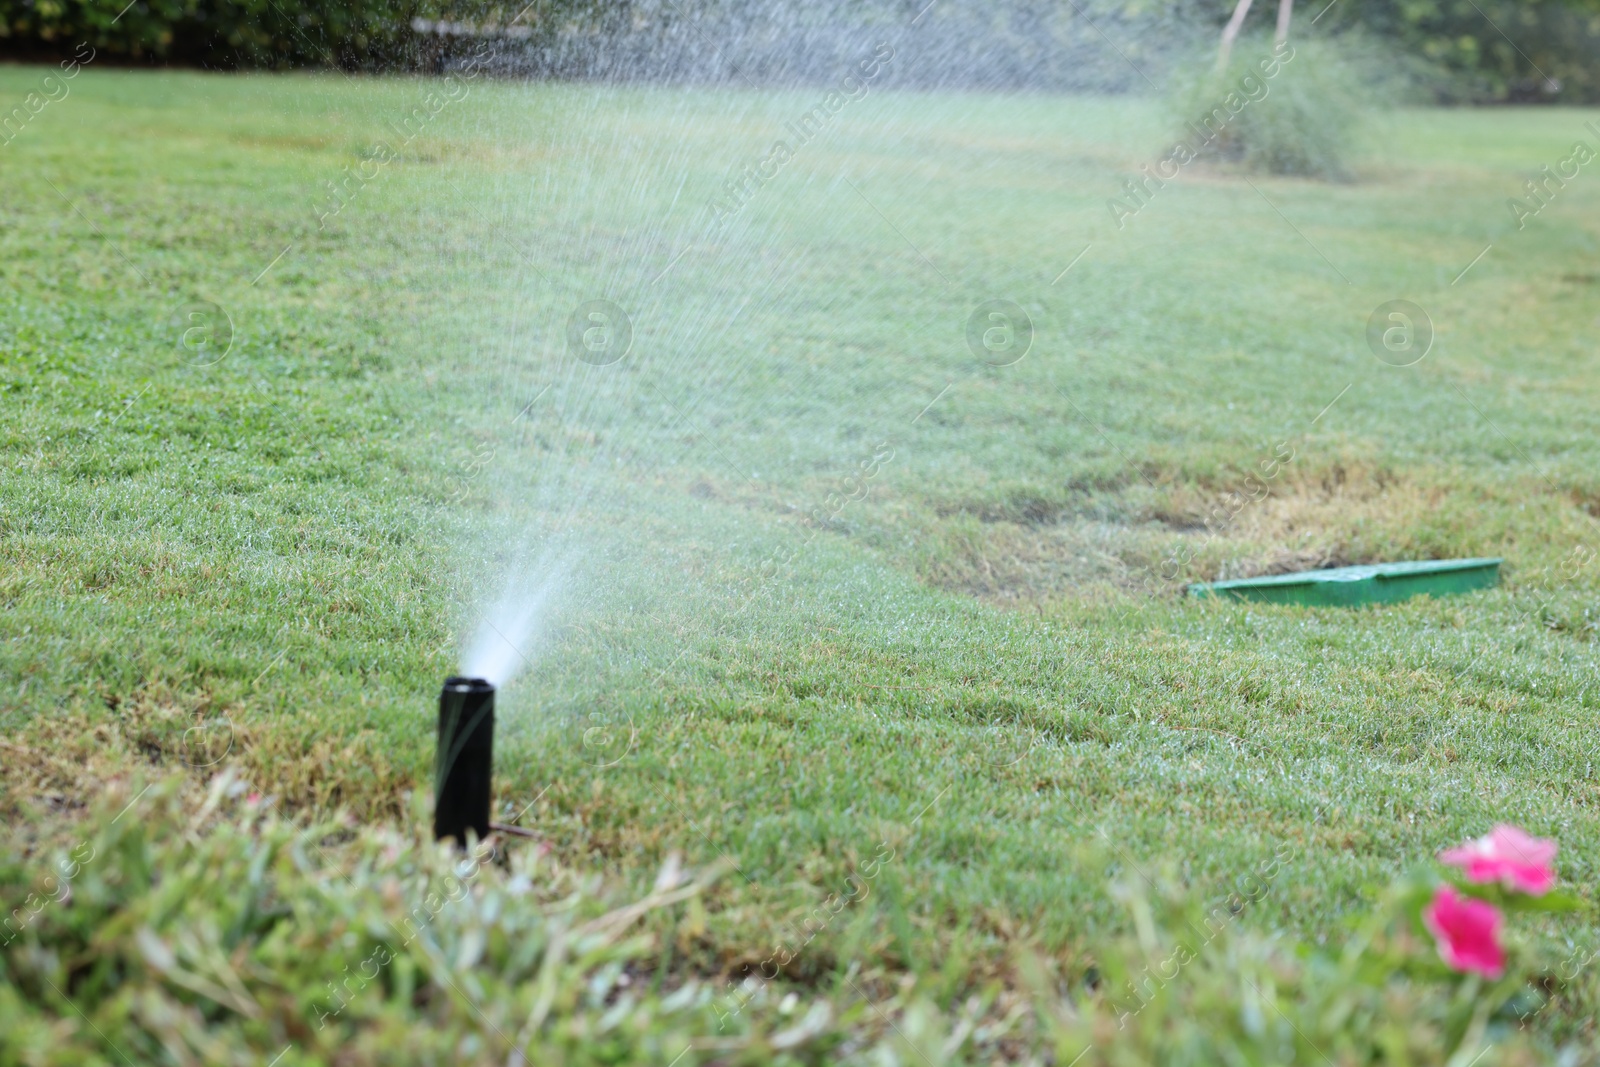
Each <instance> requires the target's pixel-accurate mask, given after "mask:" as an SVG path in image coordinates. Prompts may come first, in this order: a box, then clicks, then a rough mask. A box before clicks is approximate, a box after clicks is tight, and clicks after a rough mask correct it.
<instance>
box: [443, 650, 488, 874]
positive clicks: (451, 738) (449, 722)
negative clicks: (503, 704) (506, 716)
mask: <svg viewBox="0 0 1600 1067" xmlns="http://www.w3.org/2000/svg"><path fill="white" fill-rule="evenodd" d="M493 769H494V686H492V685H490V684H489V683H488V682H486V681H484V680H483V679H482V678H455V677H452V678H446V679H445V680H444V688H443V689H441V690H439V749H438V752H437V754H436V755H435V757H434V770H433V798H434V800H433V836H434V838H435V839H437V840H440V841H443V840H444V839H445V838H447V837H453V838H455V839H456V841H458V842H459V843H460V844H462V845H465V844H466V843H467V831H468V830H469V829H470V830H472V831H473V832H475V833H476V834H477V835H478V839H479V840H480V841H481V840H482V839H484V838H485V837H488V836H489V784H490V775H491V773H492V771H493Z"/></svg>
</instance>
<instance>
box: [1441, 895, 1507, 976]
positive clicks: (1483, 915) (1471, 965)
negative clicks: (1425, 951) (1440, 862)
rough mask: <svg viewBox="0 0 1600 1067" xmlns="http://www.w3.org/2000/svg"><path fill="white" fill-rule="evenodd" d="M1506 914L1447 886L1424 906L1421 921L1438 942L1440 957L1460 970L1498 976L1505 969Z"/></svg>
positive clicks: (1483, 901) (1484, 901) (1485, 902)
mask: <svg viewBox="0 0 1600 1067" xmlns="http://www.w3.org/2000/svg"><path fill="white" fill-rule="evenodd" d="M1504 919H1505V916H1503V915H1501V914H1500V909H1499V908H1497V907H1495V906H1494V905H1493V904H1490V903H1489V902H1488V901H1486V900H1473V899H1472V898H1471V897H1464V896H1462V895H1461V894H1459V893H1457V892H1456V891H1455V889H1454V888H1452V887H1451V886H1448V885H1441V886H1440V887H1439V888H1438V889H1437V890H1435V891H1434V894H1433V900H1432V901H1431V902H1429V904H1428V906H1427V907H1425V908H1423V909H1422V922H1423V925H1425V926H1427V928H1428V932H1429V933H1431V934H1432V935H1433V937H1434V940H1435V941H1437V942H1438V943H1439V957H1440V958H1441V959H1443V960H1444V961H1445V962H1446V963H1448V964H1449V965H1450V966H1451V967H1454V968H1455V969H1456V970H1458V971H1462V972H1464V973H1471V974H1481V975H1483V976H1484V977H1485V978H1499V977H1500V976H1501V975H1502V974H1504V973H1505V972H1506V950H1505V947H1504V946H1503V945H1501V944H1500V924H1501V922H1502V921H1503V920H1504Z"/></svg>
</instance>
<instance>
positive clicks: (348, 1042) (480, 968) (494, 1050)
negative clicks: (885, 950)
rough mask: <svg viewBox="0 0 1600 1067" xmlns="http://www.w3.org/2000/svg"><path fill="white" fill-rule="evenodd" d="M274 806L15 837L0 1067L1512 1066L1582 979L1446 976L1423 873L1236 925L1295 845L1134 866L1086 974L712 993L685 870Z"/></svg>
mask: <svg viewBox="0 0 1600 1067" xmlns="http://www.w3.org/2000/svg"><path fill="white" fill-rule="evenodd" d="M274 809H275V804H274V801H273V800H272V798H270V797H263V796H261V795H260V794H258V793H255V792H252V791H251V790H250V789H249V787H247V786H246V785H245V784H244V783H243V781H242V780H241V779H239V778H238V777H237V776H235V775H233V774H232V773H231V772H224V773H223V774H219V775H217V776H216V777H214V778H213V779H212V780H211V782H210V784H209V787H208V788H206V789H205V790H204V791H203V792H202V791H200V790H198V789H190V790H185V789H184V787H183V784H182V779H178V778H174V779H169V780H168V781H166V782H165V783H162V784H159V785H156V786H154V787H150V788H146V789H144V790H136V789H133V788H131V787H129V788H126V789H116V788H114V789H113V790H112V791H111V793H110V794H109V795H108V796H107V797H106V798H105V799H104V800H103V801H102V806H101V808H100V810H98V811H95V812H92V813H90V814H89V816H88V817H87V818H86V819H84V820H82V821H80V822H77V823H75V824H73V825H72V828H71V832H69V833H58V832H56V831H60V830H62V829H63V827H61V826H56V825H51V824H47V823H44V822H37V821H24V822H19V823H16V824H13V825H12V826H11V827H10V828H8V832H7V834H6V835H5V838H4V840H3V841H0V899H3V901H4V904H5V908H6V911H7V914H8V916H9V918H8V921H7V922H6V924H5V928H4V933H3V936H0V945H3V947H0V1063H4V1064H26V1065H29V1067H45V1065H58V1064H59V1065H66V1064H87V1063H108V1062H117V1061H118V1059H121V1060H122V1061H125V1062H129V1063H133V1062H137V1063H171V1064H190V1063H193V1064H200V1063H205V1064H215V1065H223V1064H226V1065H241V1067H242V1065H246V1064H263V1063H269V1062H270V1063H273V1064H276V1065H279V1067H300V1065H303V1064H323V1063H341V1064H356V1063H380V1062H381V1063H398V1062H406V1063H419V1064H421V1063H438V1064H490V1063H492V1064H496V1065H499V1064H518V1065H522V1064H529V1063H537V1064H567V1065H588V1064H603V1063H605V1064H611V1063H674V1064H682V1065H683V1067H692V1065H694V1064H698V1063H710V1062H714V1063H723V1064H734V1063H741V1064H766V1063H773V1064H820V1063H862V1064H869V1063H870V1064H880V1065H889V1064H909V1063H925V1064H927V1065H928V1067H943V1065H944V1064H950V1063H998V1062H1027V1063H1044V1062H1049V1061H1051V1060H1053V1061H1054V1062H1056V1063H1068V1062H1070V1063H1074V1064H1084V1065H1086V1067H1093V1065H1096V1064H1112V1063H1129V1062H1143V1063H1155V1062H1160V1063H1170V1064H1180V1063H1181V1064H1189V1063H1193V1064H1217V1063H1241V1064H1243V1063H1249V1064H1262V1065H1265V1064H1280V1063H1282V1064H1287V1063H1307V1062H1316V1061H1317V1060H1318V1058H1319V1055H1320V1058H1321V1059H1323V1060H1326V1061H1327V1062H1330V1063H1333V1062H1337V1063H1342V1064H1366V1063H1378V1062H1398V1063H1409V1064H1417V1065H1426V1064H1441V1065H1442V1064H1445V1063H1447V1062H1449V1063H1464V1062H1467V1059H1468V1058H1471V1059H1472V1062H1474V1063H1478V1062H1480V1060H1483V1061H1484V1062H1485V1063H1486V1064H1519V1065H1520V1064H1528V1063H1534V1062H1539V1059H1540V1058H1543V1057H1548V1056H1549V1055H1550V1054H1552V1053H1553V1052H1555V1049H1554V1048H1552V1047H1551V1046H1550V1044H1548V1043H1547V1044H1545V1045H1544V1047H1543V1048H1542V1049H1541V1048H1539V1047H1538V1046H1537V1045H1535V1044H1533V1041H1534V1035H1535V1034H1537V1033H1538V1032H1540V1031H1541V1030H1544V1031H1546V1036H1545V1037H1544V1038H1543V1040H1544V1041H1545V1042H1549V1041H1550V1040H1551V1037H1552V1036H1553V1035H1550V1034H1549V1033H1548V1030H1547V1027H1546V1025H1544V1024H1545V1023H1546V1020H1544V1019H1540V1018H1539V1017H1538V1016H1539V1015H1540V1014H1541V1009H1542V1008H1544V1006H1545V1005H1546V1003H1547V995H1548V993H1550V992H1557V991H1559V990H1560V989H1561V988H1563V987H1564V986H1565V985H1566V984H1567V983H1568V982H1569V981H1570V980H1571V979H1570V978H1564V977H1563V976H1562V975H1558V974H1556V973H1555V971H1554V969H1553V968H1550V967H1543V968H1541V967H1538V966H1536V965H1534V964H1533V961H1532V960H1531V959H1530V958H1529V956H1530V954H1529V953H1528V952H1527V950H1526V949H1524V948H1522V947H1521V946H1520V944H1519V943H1517V942H1513V943H1512V944H1511V945H1509V946H1508V948H1509V950H1510V959H1509V961H1508V965H1507V966H1506V967H1505V973H1504V975H1503V977H1497V978H1496V979H1494V980H1490V981H1484V980H1480V979H1479V978H1478V977H1475V976H1464V975H1462V974H1457V973H1454V972H1453V971H1451V970H1450V969H1449V968H1447V967H1445V966H1444V965H1443V964H1442V963H1441V962H1440V961H1439V959H1438V958H1437V957H1436V956H1435V955H1434V952H1433V947H1432V945H1431V944H1429V942H1428V938H1427V935H1426V934H1425V933H1423V932H1422V930H1421V928H1420V925H1419V922H1418V919H1417V915H1418V912H1419V910H1420V909H1421V907H1422V902H1423V901H1424V900H1426V899H1427V897H1428V895H1429V894H1430V893H1434V892H1439V889H1438V879H1437V876H1436V875H1433V874H1431V873H1428V872H1419V873H1418V874H1416V875H1414V876H1412V877H1410V878H1408V879H1405V880H1402V881H1401V882H1398V883H1396V884H1395V885H1394V886H1393V887H1391V888H1390V889H1389V890H1388V891H1387V892H1386V893H1384V894H1383V895H1382V896H1381V897H1380V899H1379V901H1378V905H1377V907H1376V909H1375V910H1374V911H1373V912H1372V913H1371V914H1370V915H1368V916H1366V917H1363V918H1361V919H1359V920H1358V921H1357V922H1356V923H1355V924H1353V925H1352V928H1351V929H1350V930H1349V931H1347V932H1346V933H1344V934H1343V935H1339V936H1335V937H1329V938H1328V940H1329V941H1330V942H1334V943H1335V944H1336V945H1338V947H1335V945H1330V946H1329V947H1328V948H1326V949H1323V948H1320V947H1316V946H1311V945H1296V944H1293V943H1291V942H1290V941H1288V940H1286V939H1282V938H1269V937H1262V936H1260V935H1258V934H1255V933H1252V932H1250V931H1249V929H1248V927H1247V925H1246V924H1245V923H1243V922H1241V921H1240V920H1241V917H1242V915H1243V913H1244V912H1245V911H1246V910H1247V909H1249V908H1251V906H1252V905H1253V904H1254V903H1255V902H1256V901H1258V900H1260V899H1261V898H1262V897H1264V896H1267V895H1268V894H1269V893H1271V892H1272V888H1273V885H1272V883H1273V882H1274V880H1275V879H1276V878H1278V877H1279V876H1280V875H1281V874H1282V873H1283V871H1284V870H1285V868H1284V867H1283V866H1282V862H1284V861H1288V860H1290V859H1292V857H1293V854H1294V851H1295V850H1294V847H1293V846H1288V845H1286V846H1284V847H1282V848H1280V849H1279V850H1278V852H1276V853H1274V857H1273V858H1272V859H1271V860H1270V861H1268V862H1266V863H1264V864H1263V865H1261V866H1260V867H1258V868H1257V869H1254V870H1251V871H1249V872H1248V873H1246V874H1245V875H1244V876H1242V877H1241V878H1240V879H1239V880H1238V884H1237V886H1236V887H1235V892H1233V893H1231V894H1230V895H1229V896H1228V897H1227V898H1226V899H1224V900H1222V901H1220V902H1217V903H1216V904H1215V906H1211V907H1206V906H1205V905H1204V904H1202V903H1201V902H1200V901H1198V900H1196V899H1195V898H1194V896H1193V895H1192V893H1189V892H1187V891H1185V890H1184V889H1182V888H1181V887H1180V886H1178V884H1177V883H1176V882H1175V881H1174V880H1173V878H1172V877H1171V874H1170V873H1167V874H1161V873H1157V874H1155V875H1153V876H1152V875H1150V874H1147V873H1146V872H1144V871H1142V870H1139V869H1137V868H1132V867H1129V868H1126V869H1121V870H1120V872H1119V873H1116V874H1114V875H1113V881H1112V887H1111V888H1112V893H1113V895H1115V896H1117V897H1118V898H1119V899H1121V900H1122V901H1123V903H1124V904H1125V905H1126V906H1127V908H1128V910H1129V913H1130V918H1131V920H1132V922H1131V925H1132V928H1133V930H1132V932H1131V933H1130V934H1129V936H1127V938H1126V939H1124V940H1122V941H1105V942H1104V943H1103V944H1101V945H1100V946H1098V947H1097V948H1096V950H1095V951H1094V954H1093V957H1092V959H1093V963H1092V964H1090V965H1089V966H1087V967H1079V968H1077V969H1076V971H1075V973H1066V974H1063V973H1060V972H1059V971H1057V970H1056V969H1054V968H1053V967H1052V965H1050V964H1048V963H1046V962H1045V961H1044V960H1043V959H1042V958H1040V957H1037V956H1034V955H1032V954H1031V953H1030V952H1029V950H1028V947H1027V946H1026V945H1020V944H1019V945H1018V946H1017V947H1016V953H1015V965H1014V966H1013V967H1012V968H1011V972H1010V974H1009V975H1007V976H1004V977H999V978H991V979H986V980H974V984H973V985H971V987H969V988H946V989H944V990H942V991H935V990H933V989H932V988H931V987H930V986H929V984H928V983H929V982H937V978H936V977H934V976H925V977H913V976H910V975H897V974H894V973H892V972H891V971H888V970H886V969H885V968H886V966H887V965H886V964H885V963H884V962H883V961H874V960H869V961H848V962H846V961H841V962H840V963H838V964H837V966H836V969H835V972H834V973H833V974H832V975H831V976H830V975H824V976H823V977H822V979H821V981H820V982H817V983H816V984H807V985H799V984H796V983H793V982H791V981H790V980H789V979H788V978H787V976H786V975H785V972H784V967H783V966H778V965H777V964H776V963H774V969H773V971H772V973H771V974H770V975H769V974H767V973H766V971H765V970H761V969H759V968H758V969H756V970H755V971H754V972H749V973H742V974H739V973H736V974H733V975H731V976H729V975H718V974H715V973H714V972H713V973H707V972H708V968H707V967H706V966H705V962H704V958H705V952H704V949H703V947H697V946H703V945H704V944H705V941H704V937H705V932H706V930H707V927H708V924H715V922H716V921H717V920H716V915H715V909H716V908H717V906H718V905H717V897H716V892H715V890H716V887H715V884H714V879H713V878H712V877H711V876H710V875H709V874H707V873H705V872H702V873H698V874H696V873H692V872H688V871H685V870H683V869H682V868H681V867H680V866H679V865H678V863H677V861H676V859H675V858H672V857H669V858H668V860H667V862H666V864H665V865H664V866H663V868H662V870H661V873H660V875H659V876H658V877H657V879H656V881H655V885H654V886H653V888H652V889H651V890H650V891H649V892H648V893H647V894H645V895H644V896H643V897H642V898H638V899H630V898H628V897H626V896H619V895H618V894H617V893H616V892H615V891H614V890H611V889H608V888H607V886H606V883H605V881H604V880H603V879H601V878H598V877H594V876H590V875H586V874H584V873H581V872H577V871H573V870H570V869H567V868H564V867H562V866H561V865H560V864H558V863H555V862H554V861H552V860H551V859H550V858H549V856H548V855H547V854H546V852H545V851H544V850H543V849H542V848H540V847H539V846H538V845H536V844H535V843H533V842H530V841H525V840H524V841H514V842H511V843H509V844H501V845H498V846H496V845H494V844H493V842H488V843H482V844H480V845H479V846H478V847H477V848H476V849H475V850H473V851H472V852H471V853H470V854H463V853H461V852H457V851H454V850H450V849H448V848H442V847H440V846H437V845H435V844H433V843H432V842H430V841H428V840H426V839H425V838H424V837H422V836H420V833H419V831H416V830H412V831H404V830H395V829H387V828H373V827H370V826H365V825H362V824H359V823H356V822H355V821H354V820H348V819H333V820H330V821H322V822H317V821H310V822H306V821H298V820H296V821H291V820H289V819H287V818H285V817H283V816H282V815H280V814H279V813H278V812H277V811H275V810H274ZM412 814H413V819H412V823H411V825H412V826H413V827H421V826H425V825H426V823H427V820H426V818H425V815H426V812H425V811H422V810H420V809H419V810H416V811H414V812H413V813H412ZM1108 855H1109V853H1105V854H1100V855H1098V857H1097V865H1100V866H1103V867H1104V866H1108V861H1107V856H1108ZM1109 866H1111V867H1113V869H1115V865H1109ZM864 877H865V878H867V879H870V878H871V877H872V875H871V874H870V873H869V874H866V875H865V876H864ZM865 885H866V883H865V882H863V883H862V886H863V887H865ZM868 895H869V894H867V893H862V894H861V895H860V896H858V897H853V898H852V899H851V900H849V901H845V902H844V905H847V906H850V907H853V908H858V909H859V908H868V907H873V906H874V905H871V904H868V903H866V900H867V897H868ZM824 906H828V905H827V904H826V903H825V904H824ZM1339 943H1342V944H1339ZM802 951H803V949H802ZM774 959H775V957H774ZM1085 962H1087V960H1086V961H1085ZM1585 962H1587V961H1585ZM697 963H698V964H699V966H698V967H697V966H696V964H697ZM763 966H764V965H763ZM1568 970H1570V971H1571V972H1572V975H1573V977H1576V976H1577V974H1578V973H1579V972H1581V971H1582V970H1583V967H1582V966H1581V965H1579V966H1577V967H1573V968H1569V969H1568ZM747 972H748V968H747ZM1530 979H1531V980H1532V981H1531V983H1530ZM980 981H981V984H978V983H979V982H980ZM1540 989H1542V990H1544V991H1545V992H1540V991H1539V990H1540ZM1552 1014H1554V1013H1552ZM1491 1053H1492V1056H1491ZM1541 1053H1542V1056H1541ZM1562 1062H1564V1063H1572V1064H1578V1063H1587V1062H1593V1060H1592V1059H1589V1058H1585V1056H1584V1054H1583V1053H1581V1052H1580V1051H1579V1050H1578V1049H1577V1048H1576V1047H1569V1048H1568V1049H1567V1050H1566V1054H1565V1058H1564V1059H1563V1061H1562Z"/></svg>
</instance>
